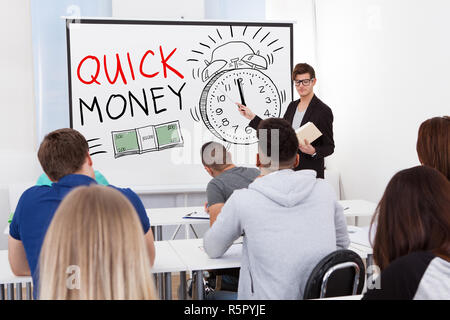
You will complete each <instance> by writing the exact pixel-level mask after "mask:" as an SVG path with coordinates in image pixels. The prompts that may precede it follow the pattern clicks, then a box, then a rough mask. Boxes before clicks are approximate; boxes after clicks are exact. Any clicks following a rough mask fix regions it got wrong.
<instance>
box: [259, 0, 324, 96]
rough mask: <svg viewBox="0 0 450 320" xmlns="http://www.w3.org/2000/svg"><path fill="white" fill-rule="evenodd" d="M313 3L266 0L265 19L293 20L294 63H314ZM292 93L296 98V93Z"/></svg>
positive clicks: (304, 0)
mask: <svg viewBox="0 0 450 320" xmlns="http://www.w3.org/2000/svg"><path fill="white" fill-rule="evenodd" d="M313 4H314V2H313V1H312V0H266V19H267V20H270V21H290V22H294V65H295V64H296V63H300V62H307V63H309V64H311V65H316V50H315V49H316V42H315V36H314V35H315V28H314V25H315V24H314V15H313V9H314V5H313ZM317 90H320V86H317ZM294 94H295V96H294V99H297V96H296V94H297V93H295V92H294Z"/></svg>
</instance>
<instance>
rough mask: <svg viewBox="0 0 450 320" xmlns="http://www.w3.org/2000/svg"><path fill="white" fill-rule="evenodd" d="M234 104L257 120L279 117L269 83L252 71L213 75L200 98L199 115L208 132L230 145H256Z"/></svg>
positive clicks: (277, 102) (276, 98) (276, 99)
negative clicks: (258, 118)
mask: <svg viewBox="0 0 450 320" xmlns="http://www.w3.org/2000/svg"><path fill="white" fill-rule="evenodd" d="M236 102H239V103H242V104H244V105H246V106H247V107H249V108H250V109H251V110H252V111H253V112H254V113H255V114H256V115H258V116H259V117H260V118H261V119H265V118H269V117H279V116H280V113H281V103H280V97H279V94H278V90H277V88H276V86H275V84H274V83H273V82H272V80H271V79H270V78H269V77H267V76H266V75H265V74H263V73H262V72H261V71H258V70H255V69H236V70H228V71H223V72H221V73H218V74H216V75H215V76H214V77H213V78H211V80H210V81H209V82H208V84H207V85H206V86H205V88H204V89H203V92H202V96H201V98H200V113H201V115H202V119H203V122H204V123H205V125H206V126H207V127H208V129H209V130H210V131H211V132H212V133H213V134H214V135H215V136H216V137H218V138H220V139H222V140H224V141H227V142H231V143H234V144H251V143H255V142H257V141H258V139H257V137H256V131H255V130H254V129H253V128H251V127H249V126H248V124H249V120H248V119H246V118H245V117H243V116H242V115H241V114H240V113H239V108H238V106H237V105H236Z"/></svg>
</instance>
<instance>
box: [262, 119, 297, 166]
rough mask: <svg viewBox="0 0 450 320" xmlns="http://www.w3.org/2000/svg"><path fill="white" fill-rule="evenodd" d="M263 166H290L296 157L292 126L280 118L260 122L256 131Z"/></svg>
mask: <svg viewBox="0 0 450 320" xmlns="http://www.w3.org/2000/svg"><path fill="white" fill-rule="evenodd" d="M256 134H257V137H258V153H259V156H260V161H261V162H262V166H263V167H269V166H272V167H282V168H285V167H291V166H293V165H294V163H295V161H296V157H297V150H298V139H297V136H296V134H295V131H294V129H292V126H291V125H290V124H289V122H287V121H286V120H284V119H281V118H268V119H266V120H263V121H261V122H260V124H259V126H258V130H257V132H256Z"/></svg>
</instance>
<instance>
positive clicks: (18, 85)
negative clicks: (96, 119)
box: [0, 0, 39, 249]
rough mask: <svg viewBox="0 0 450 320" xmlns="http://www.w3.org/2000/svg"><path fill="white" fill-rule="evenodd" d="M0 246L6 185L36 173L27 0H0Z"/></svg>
mask: <svg viewBox="0 0 450 320" xmlns="http://www.w3.org/2000/svg"><path fill="white" fill-rule="evenodd" d="M0 39H2V43H1V50H0V70H2V76H1V77H0V101H1V106H0V108H1V114H2V115H1V117H0V137H2V140H1V144H0V249H6V248H7V236H6V235H4V234H3V230H4V228H5V226H6V223H7V219H8V216H9V212H8V211H9V210H8V208H9V199H8V189H7V186H8V184H9V183H11V182H13V181H14V182H17V183H19V182H24V181H28V180H29V179H30V177H36V176H37V174H38V172H39V164H38V162H37V159H36V151H35V144H36V128H35V111H34V110H35V108H34V89H33V64H32V61H33V56H32V49H31V16H30V2H29V0H7V1H1V2H0Z"/></svg>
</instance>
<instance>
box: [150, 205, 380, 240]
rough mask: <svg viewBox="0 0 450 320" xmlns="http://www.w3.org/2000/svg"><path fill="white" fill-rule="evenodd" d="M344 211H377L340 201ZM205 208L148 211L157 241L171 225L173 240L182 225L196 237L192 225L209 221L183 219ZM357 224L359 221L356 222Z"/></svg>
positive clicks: (351, 214)
mask: <svg viewBox="0 0 450 320" xmlns="http://www.w3.org/2000/svg"><path fill="white" fill-rule="evenodd" d="M338 202H339V204H341V205H342V206H343V207H344V209H345V208H348V209H345V210H344V215H345V217H355V218H356V219H357V218H358V217H371V216H372V215H373V213H374V212H375V209H376V206H377V205H376V203H373V202H370V201H366V200H339V201H338ZM204 210H205V209H204V207H175V208H155V209H151V208H150V209H146V211H147V215H148V217H149V219H150V225H151V226H152V227H156V228H157V234H156V240H162V236H161V235H162V227H163V226H169V225H178V228H177V229H176V230H175V232H174V234H173V235H172V238H171V240H173V239H174V238H175V236H176V235H177V233H178V231H179V229H180V227H181V226H182V225H185V226H186V227H187V226H190V227H191V229H192V231H193V232H194V234H195V235H196V237H197V238H198V236H197V234H196V233H195V231H194V229H193V228H192V225H195V224H209V220H205V219H183V217H184V216H185V215H186V214H188V213H189V212H192V211H199V212H200V211H204ZM355 222H356V224H357V223H358V220H356V221H355Z"/></svg>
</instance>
